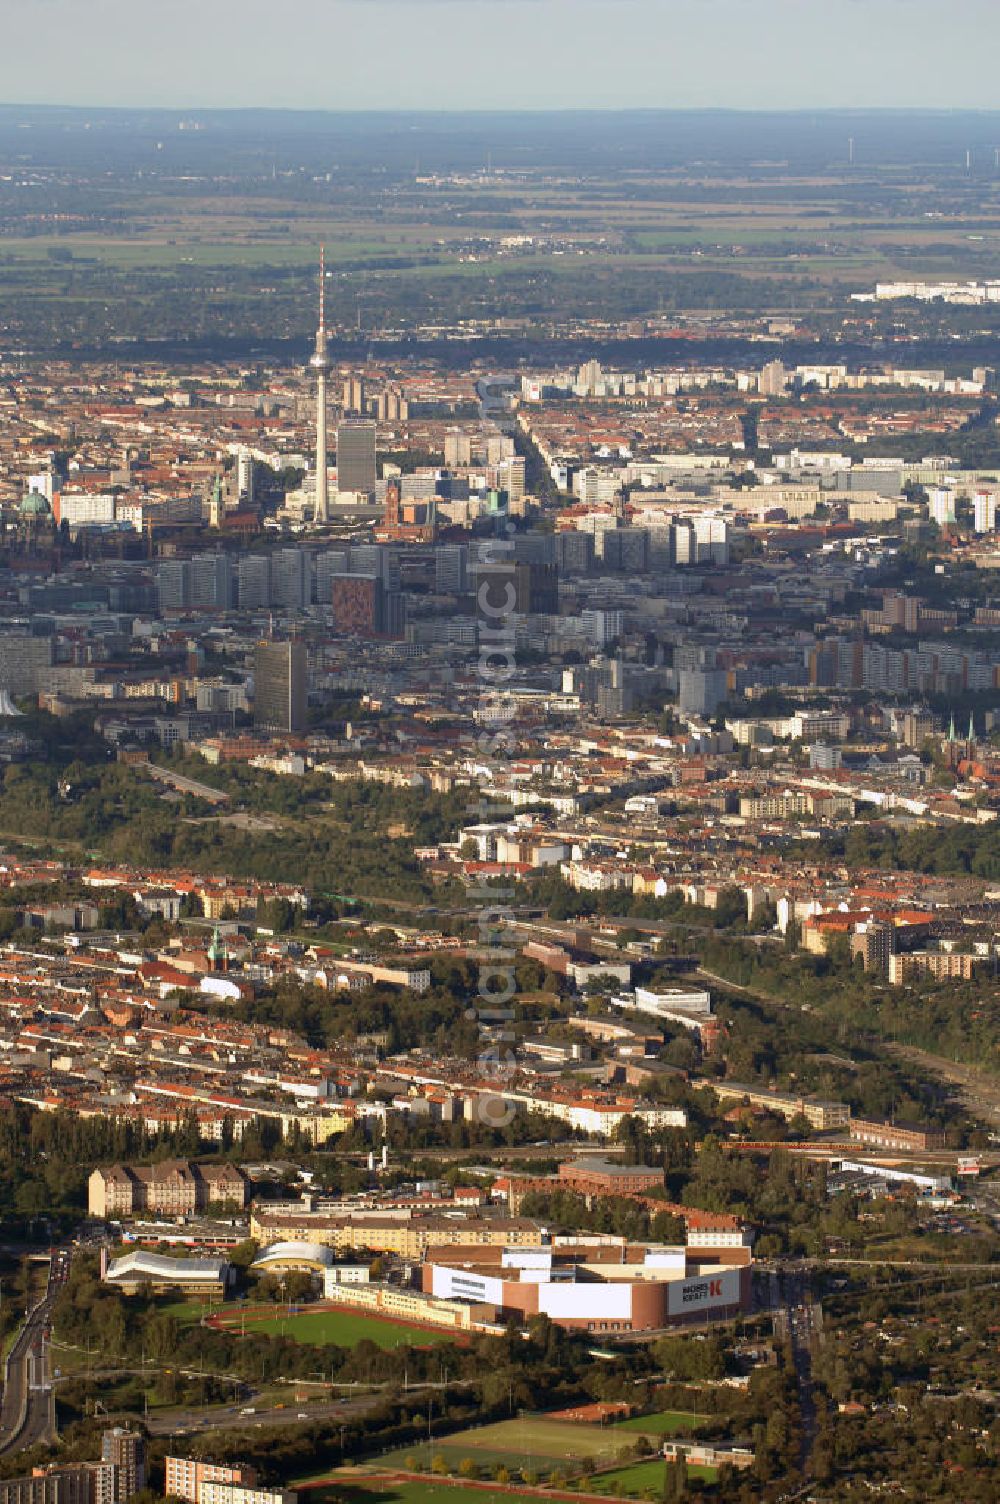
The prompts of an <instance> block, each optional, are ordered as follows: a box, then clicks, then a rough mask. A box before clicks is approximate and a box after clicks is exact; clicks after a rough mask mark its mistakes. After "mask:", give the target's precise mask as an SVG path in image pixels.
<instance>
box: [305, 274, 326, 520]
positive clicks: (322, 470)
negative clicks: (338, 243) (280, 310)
mask: <svg viewBox="0 0 1000 1504" xmlns="http://www.w3.org/2000/svg"><path fill="white" fill-rule="evenodd" d="M309 365H310V367H311V369H312V370H313V371H315V373H316V501H315V504H314V506H313V519H314V521H316V522H329V520H330V497H329V493H328V487H327V473H326V378H327V373H328V372H329V370H330V356H329V353H328V351H327V347H326V252H325V249H321V250H320V253H319V328H318V329H317V330H316V349H315V351H314V353H313V355H312V358H311V359H310V361H309Z"/></svg>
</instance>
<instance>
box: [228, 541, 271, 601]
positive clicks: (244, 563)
mask: <svg viewBox="0 0 1000 1504" xmlns="http://www.w3.org/2000/svg"><path fill="white" fill-rule="evenodd" d="M236 578H237V589H238V591H239V602H240V610H241V611H260V610H262V609H263V610H266V609H267V607H268V606H269V605H270V604H271V557H270V555H269V554H242V555H241V556H240V561H239V564H238V565H237V574H236Z"/></svg>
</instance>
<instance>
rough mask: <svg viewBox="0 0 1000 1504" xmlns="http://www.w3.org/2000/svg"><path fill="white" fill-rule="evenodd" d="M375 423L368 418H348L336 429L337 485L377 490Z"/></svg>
mask: <svg viewBox="0 0 1000 1504" xmlns="http://www.w3.org/2000/svg"><path fill="white" fill-rule="evenodd" d="M375 432H376V430H375V424H374V423H373V422H372V421H371V420H370V419H369V418H353V419H351V418H349V419H346V420H345V421H344V422H343V423H341V424H340V426H339V427H338V429H337V489H338V490H339V491H359V492H361V494H362V495H365V496H368V495H371V493H372V492H373V491H374V490H375V481H376V478H377V477H376V470H375Z"/></svg>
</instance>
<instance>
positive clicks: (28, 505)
mask: <svg viewBox="0 0 1000 1504" xmlns="http://www.w3.org/2000/svg"><path fill="white" fill-rule="evenodd" d="M19 510H20V513H21V516H22V517H48V516H49V514H50V512H51V511H52V508H51V507H50V506H49V504H48V502H47V501H46V500H45V497H44V496H42V494H41V493H40V492H39V491H29V492H28V494H27V496H25V498H24V500H23V501H22V502H21V506H20V509H19Z"/></svg>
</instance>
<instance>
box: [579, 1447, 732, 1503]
mask: <svg viewBox="0 0 1000 1504" xmlns="http://www.w3.org/2000/svg"><path fill="white" fill-rule="evenodd" d="M663 1469H664V1463H663V1459H662V1457H660V1458H657V1459H656V1460H655V1461H653V1462H635V1463H632V1464H631V1465H630V1466H629V1467H616V1468H615V1469H614V1471H613V1472H610V1473H602V1474H601V1475H600V1477H598V1478H591V1479H590V1480H589V1483H588V1487H589V1488H590V1490H591V1492H592V1493H597V1494H619V1493H621V1494H628V1496H629V1497H630V1498H641V1497H642V1495H643V1494H644V1493H645V1491H646V1489H652V1490H653V1492H654V1493H655V1494H656V1497H657V1498H658V1499H659V1498H661V1497H662V1494H663ZM718 1471H719V1470H718V1468H714V1467H701V1466H699V1465H698V1464H690V1463H689V1464H688V1470H687V1475H688V1477H689V1478H705V1479H706V1480H708V1481H709V1482H713V1481H714V1480H715V1478H716V1477H718Z"/></svg>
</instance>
